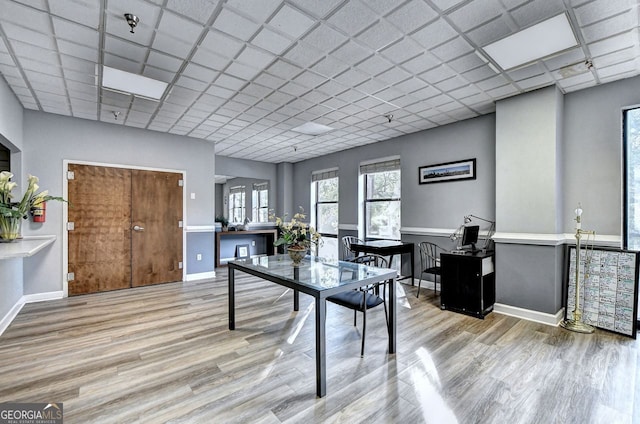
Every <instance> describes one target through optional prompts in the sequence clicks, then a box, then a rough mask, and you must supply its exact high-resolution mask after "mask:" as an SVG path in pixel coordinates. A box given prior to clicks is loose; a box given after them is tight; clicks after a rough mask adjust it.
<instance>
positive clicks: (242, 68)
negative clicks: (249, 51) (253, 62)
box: [225, 62, 260, 81]
mask: <svg viewBox="0 0 640 424" xmlns="http://www.w3.org/2000/svg"><path fill="white" fill-rule="evenodd" d="M225 72H226V73H227V74H229V75H232V76H235V77H238V78H241V79H244V80H247V81H248V80H250V79H252V78H253V77H255V76H256V75H258V73H260V70H258V69H256V68H254V67H252V66H247V65H244V64H242V63H240V62H233V63H232V64H231V65H229V66H228V67H227V69H225Z"/></svg>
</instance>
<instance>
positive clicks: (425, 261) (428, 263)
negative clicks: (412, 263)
mask: <svg viewBox="0 0 640 424" xmlns="http://www.w3.org/2000/svg"><path fill="white" fill-rule="evenodd" d="M418 247H419V248H420V266H421V268H422V269H427V268H432V267H435V266H439V265H440V257H439V256H438V250H444V249H442V248H441V247H440V246H438V245H437V244H435V243H430V242H428V241H422V242H420V243H419V244H418Z"/></svg>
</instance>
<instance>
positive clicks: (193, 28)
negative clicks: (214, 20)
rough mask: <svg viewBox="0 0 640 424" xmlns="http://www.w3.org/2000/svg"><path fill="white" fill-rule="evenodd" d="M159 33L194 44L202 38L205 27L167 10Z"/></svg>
mask: <svg viewBox="0 0 640 424" xmlns="http://www.w3.org/2000/svg"><path fill="white" fill-rule="evenodd" d="M157 31H158V32H162V33H164V34H167V35H171V36H173V37H175V38H178V39H180V40H182V41H185V42H187V43H189V44H193V43H195V42H196V41H197V40H198V38H199V37H200V34H201V33H202V31H203V26H202V25H200V24H196V23H194V22H192V21H190V20H188V19H185V18H184V17H182V16H179V15H176V14H175V13H172V12H169V11H166V10H165V11H164V13H163V14H162V17H161V18H160V25H158V29H157Z"/></svg>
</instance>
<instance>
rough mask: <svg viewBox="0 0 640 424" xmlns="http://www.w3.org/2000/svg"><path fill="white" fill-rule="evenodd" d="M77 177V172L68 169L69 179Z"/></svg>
mask: <svg viewBox="0 0 640 424" xmlns="http://www.w3.org/2000/svg"><path fill="white" fill-rule="evenodd" d="M75 178H76V173H75V172H73V171H67V180H73V179H75Z"/></svg>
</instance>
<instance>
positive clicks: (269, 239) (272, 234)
mask: <svg viewBox="0 0 640 424" xmlns="http://www.w3.org/2000/svg"><path fill="white" fill-rule="evenodd" d="M254 237H259V238H262V239H264V240H263V241H262V243H258V244H259V245H261V246H256V247H253V248H250V249H251V250H252V251H254V252H252V254H258V253H262V254H267V255H273V254H275V253H276V248H275V247H274V246H273V242H274V241H276V239H277V238H278V230H276V229H275V228H274V229H272V230H249V231H216V260H215V267H216V268H218V267H221V266H225V265H226V263H225V261H224V260H223V259H222V256H221V254H222V251H223V250H225V249H223V247H224V246H223V244H224V242H223V240H227V241H228V243H232V242H233V243H232V244H231V245H230V246H228V249H231V251H232V252H233V253H231V254H230V255H233V256H235V245H236V244H238V243H251V241H252V239H253V238H254ZM228 249H227V250H228ZM255 249H258V250H259V251H258V252H255Z"/></svg>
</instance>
